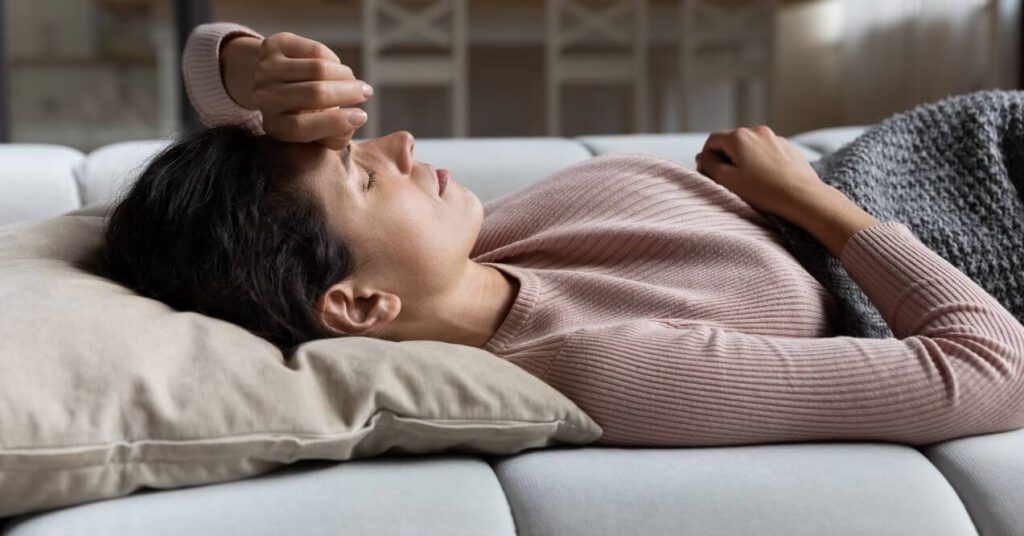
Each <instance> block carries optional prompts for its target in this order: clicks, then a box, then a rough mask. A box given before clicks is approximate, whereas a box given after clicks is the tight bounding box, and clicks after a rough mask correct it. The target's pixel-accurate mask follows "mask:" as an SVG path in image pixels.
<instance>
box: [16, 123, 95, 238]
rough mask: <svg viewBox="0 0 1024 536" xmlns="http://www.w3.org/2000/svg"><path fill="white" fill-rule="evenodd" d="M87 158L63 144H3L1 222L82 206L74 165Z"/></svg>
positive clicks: (50, 213)
mask: <svg viewBox="0 0 1024 536" xmlns="http://www.w3.org/2000/svg"><path fill="white" fill-rule="evenodd" d="M84 159H85V155H84V154H82V153H81V152H79V151H77V150H75V149H72V148H70V147H62V146H60V145H43V144H34V143H5V144H0V170H2V172H0V225H4V224H7V223H11V222H15V221H20V220H37V219H44V218H51V217H53V216H56V215H58V214H63V213H65V212H67V211H69V210H74V209H76V208H78V207H79V206H81V201H80V198H79V194H78V184H77V183H76V181H75V175H74V168H75V166H77V165H78V164H79V163H81V162H82V161H83V160H84Z"/></svg>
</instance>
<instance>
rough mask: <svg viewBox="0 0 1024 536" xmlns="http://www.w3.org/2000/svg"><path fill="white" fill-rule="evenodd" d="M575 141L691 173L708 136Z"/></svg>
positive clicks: (596, 149) (812, 156)
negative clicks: (651, 157) (648, 157)
mask: <svg viewBox="0 0 1024 536" xmlns="http://www.w3.org/2000/svg"><path fill="white" fill-rule="evenodd" d="M576 139H577V140H578V141H580V142H581V143H582V144H583V145H586V146H587V148H588V149H590V151H591V152H593V153H594V154H613V153H634V154H650V155H654V156H660V157H662V158H668V159H669V160H674V161H676V162H679V163H680V164H682V165H684V166H686V167H688V168H690V169H695V168H696V167H697V162H696V159H695V156H696V155H697V153H699V152H700V151H701V150H702V149H703V148H704V142H706V141H707V139H708V134H707V133H701V134H627V135H604V136H580V137H578V138H576ZM796 146H797V148H798V149H800V151H801V152H803V153H804V156H806V157H807V159H808V160H815V159H817V158H819V157H821V154H819V153H818V152H817V151H813V150H811V149H809V148H807V147H804V146H802V145H800V144H796Z"/></svg>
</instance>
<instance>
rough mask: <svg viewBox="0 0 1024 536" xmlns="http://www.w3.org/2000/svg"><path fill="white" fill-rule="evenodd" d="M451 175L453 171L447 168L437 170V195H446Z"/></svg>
mask: <svg viewBox="0 0 1024 536" xmlns="http://www.w3.org/2000/svg"><path fill="white" fill-rule="evenodd" d="M450 177H451V173H449V172H448V170H447V169H439V170H437V195H444V190H445V188H446V187H447V186H448V179H449V178H450Z"/></svg>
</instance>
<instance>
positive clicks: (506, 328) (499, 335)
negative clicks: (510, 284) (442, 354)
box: [480, 262, 538, 354]
mask: <svg viewBox="0 0 1024 536" xmlns="http://www.w3.org/2000/svg"><path fill="white" fill-rule="evenodd" d="M480 264H482V265H484V266H492V267H494V268H495V269H497V270H500V271H502V272H504V273H506V274H508V275H509V276H511V277H513V278H514V279H515V280H516V281H518V282H519V290H518V291H517V292H516V297H515V299H514V301H513V302H512V307H511V308H510V309H509V311H508V314H507V315H506V316H505V320H504V321H502V323H501V325H500V326H498V329H497V330H496V331H495V332H494V335H492V336H491V338H490V339H488V340H487V342H486V343H484V345H483V346H481V348H482V349H484V350H486V351H488V352H491V353H493V354H500V353H502V352H503V351H506V350H508V349H509V347H510V346H511V345H512V343H513V342H514V341H515V340H516V338H517V337H518V336H519V335H520V333H522V331H523V328H524V327H525V325H526V322H527V321H528V320H529V318H530V316H531V313H532V311H533V308H534V305H536V303H537V295H538V282H537V276H535V275H534V274H533V273H532V272H530V271H529V270H527V269H524V268H520V267H518V266H512V265H510V264H505V263H502V262H481V263H480Z"/></svg>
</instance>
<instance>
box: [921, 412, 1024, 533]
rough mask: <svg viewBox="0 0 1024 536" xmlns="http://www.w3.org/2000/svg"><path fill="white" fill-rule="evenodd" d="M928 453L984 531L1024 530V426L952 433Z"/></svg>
mask: <svg viewBox="0 0 1024 536" xmlns="http://www.w3.org/2000/svg"><path fill="white" fill-rule="evenodd" d="M924 453H925V455H926V456H928V459H930V460H931V461H932V463H934V464H935V466H936V467H938V468H939V470H940V471H942V474H944V475H946V479H947V480H949V482H950V483H952V484H953V488H954V489H956V491H957V493H959V494H960V499H961V500H962V501H963V503H964V505H966V506H967V511H968V512H970V513H971V517H972V518H973V519H974V524H975V525H977V527H978V531H979V532H980V533H981V534H1024V429H1020V430H1013V431H1011V432H1001V433H998V434H985V435H979V436H973V437H964V438H960V439H954V440H952V441H946V442H944V443H939V444H936V445H932V446H930V447H928V448H927V449H925V451H924Z"/></svg>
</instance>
